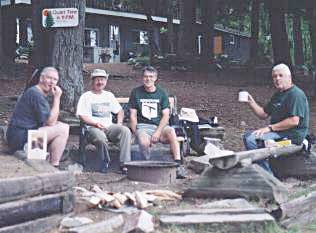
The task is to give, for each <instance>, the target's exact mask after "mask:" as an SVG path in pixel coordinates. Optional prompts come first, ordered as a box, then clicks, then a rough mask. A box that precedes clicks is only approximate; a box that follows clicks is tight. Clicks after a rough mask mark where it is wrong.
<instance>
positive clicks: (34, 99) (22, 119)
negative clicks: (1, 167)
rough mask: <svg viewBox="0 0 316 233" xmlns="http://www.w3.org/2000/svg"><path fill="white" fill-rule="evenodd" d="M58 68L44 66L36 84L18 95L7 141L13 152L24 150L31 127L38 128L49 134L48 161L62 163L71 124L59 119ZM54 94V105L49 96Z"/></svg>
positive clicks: (56, 164)
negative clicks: (50, 103)
mask: <svg viewBox="0 0 316 233" xmlns="http://www.w3.org/2000/svg"><path fill="white" fill-rule="evenodd" d="M58 80H59V76H58V71H57V70H56V69H55V68H54V67H46V68H44V69H43V70H42V72H41V74H40V77H39V81H38V83H37V84H36V85H34V86H32V87H30V88H28V89H27V90H26V91H25V92H24V93H23V95H22V96H21V97H20V98H19V100H18V102H17V104H16V106H15V109H14V112H13V115H12V118H11V120H10V123H9V126H8V131H7V135H6V136H7V141H8V145H9V147H10V150H11V152H12V153H14V152H15V151H17V150H23V147H24V144H25V143H26V142H27V133H28V130H32V129H38V130H40V131H45V132H46V134H47V143H48V151H49V152H50V154H49V158H48V160H49V162H50V163H51V164H52V165H53V166H55V167H58V166H59V161H60V158H61V157H62V155H63V152H64V149H65V147H66V144H67V139H68V134H69V125H67V124H65V123H62V122H59V121H58V116H59V106H60V98H61V95H62V90H61V88H60V87H59V86H57V82H58ZM49 94H51V95H52V97H53V101H52V106H50V105H49V103H48V100H47V97H48V95H49Z"/></svg>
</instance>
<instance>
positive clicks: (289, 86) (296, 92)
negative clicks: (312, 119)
mask: <svg viewBox="0 0 316 233" xmlns="http://www.w3.org/2000/svg"><path fill="white" fill-rule="evenodd" d="M272 79H273V83H274V86H275V88H276V89H277V90H278V91H277V92H276V93H275V94H274V95H273V96H272V98H271V100H270V101H269V102H268V104H267V105H266V106H265V107H261V106H259V105H258V104H257V102H256V101H255V100H254V99H253V97H252V96H251V95H248V103H249V106H250V108H251V109H252V111H253V112H254V113H255V115H256V116H258V117H259V118H260V119H267V118H268V117H269V116H270V125H268V126H266V127H263V128H260V129H257V130H255V131H253V132H251V133H250V132H249V133H246V134H245V136H244V144H245V147H246V149H247V150H253V149H257V148H258V145H257V143H256V139H261V140H268V139H274V140H278V139H282V138H287V139H290V140H291V141H292V143H294V144H301V143H302V142H303V140H304V138H305V137H306V135H307V133H308V126H309V106H308V101H307V98H306V96H305V94H304V92H303V91H302V90H301V89H300V88H298V87H297V86H295V85H294V84H293V82H292V75H291V71H290V69H289V67H288V66H287V65H285V64H278V65H276V66H274V67H273V69H272ZM259 164H260V165H262V166H263V167H264V168H266V169H267V170H270V167H269V164H268V162H267V161H260V162H259ZM270 171H271V170H270Z"/></svg>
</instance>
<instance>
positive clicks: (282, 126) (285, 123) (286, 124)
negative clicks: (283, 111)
mask: <svg viewBox="0 0 316 233" xmlns="http://www.w3.org/2000/svg"><path fill="white" fill-rule="evenodd" d="M299 122H300V117H298V116H292V117H288V118H286V119H284V120H282V121H280V122H278V123H275V124H272V125H269V126H267V127H264V128H260V129H257V130H256V131H254V132H253V133H254V134H255V135H256V136H257V137H261V136H262V135H263V134H264V133H268V132H273V131H275V132H278V131H284V130H287V129H292V128H294V127H296V126H298V124H299Z"/></svg>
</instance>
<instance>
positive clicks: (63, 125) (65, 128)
mask: <svg viewBox="0 0 316 233" xmlns="http://www.w3.org/2000/svg"><path fill="white" fill-rule="evenodd" d="M59 128H60V132H61V133H62V134H66V135H69V129H70V127H69V125H68V124H66V123H63V122H59Z"/></svg>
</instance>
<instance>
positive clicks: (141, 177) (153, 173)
mask: <svg viewBox="0 0 316 233" xmlns="http://www.w3.org/2000/svg"><path fill="white" fill-rule="evenodd" d="M125 165H126V167H127V169H128V172H127V177H128V178H129V179H131V180H137V181H143V182H149V183H154V184H171V183H173V182H174V181H175V179H176V167H177V165H178V164H177V163H175V162H167V161H133V162H128V163H125Z"/></svg>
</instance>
